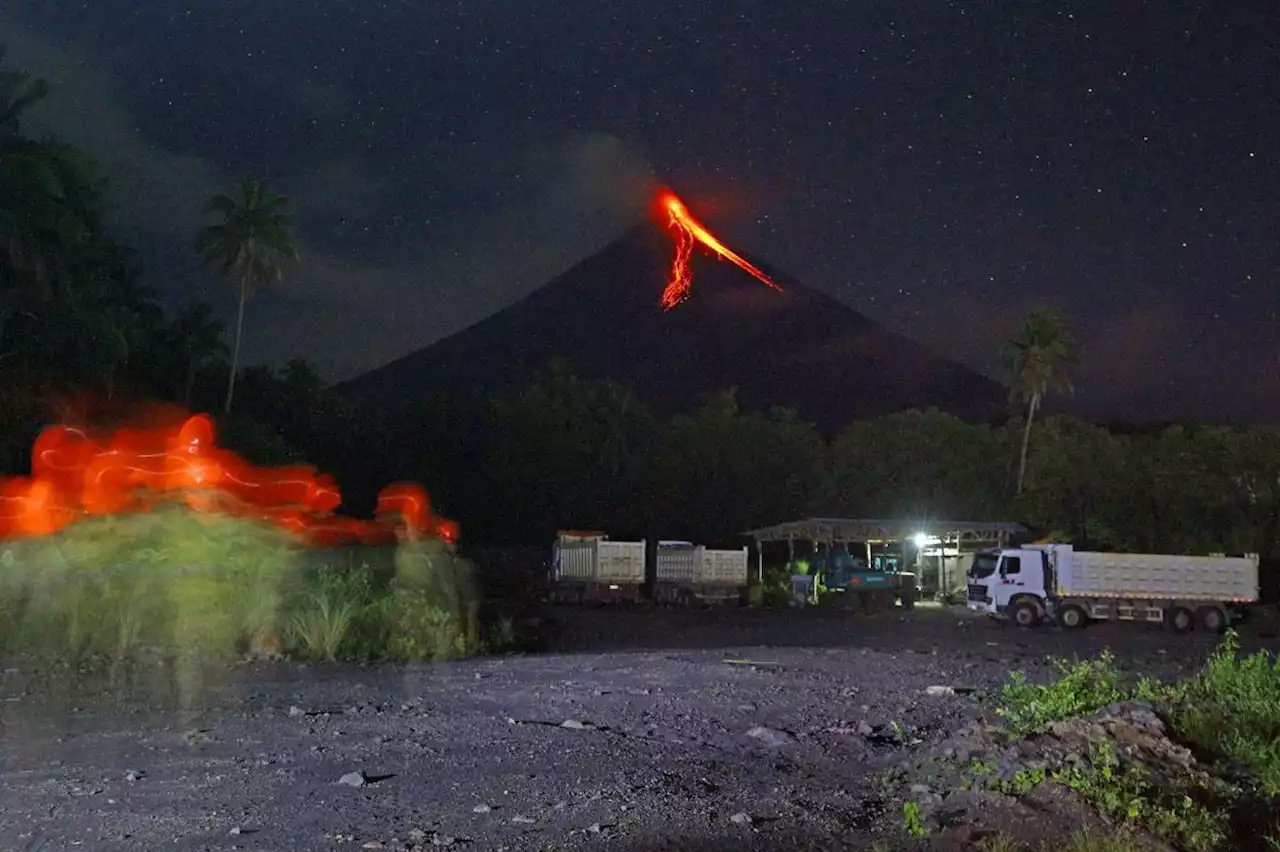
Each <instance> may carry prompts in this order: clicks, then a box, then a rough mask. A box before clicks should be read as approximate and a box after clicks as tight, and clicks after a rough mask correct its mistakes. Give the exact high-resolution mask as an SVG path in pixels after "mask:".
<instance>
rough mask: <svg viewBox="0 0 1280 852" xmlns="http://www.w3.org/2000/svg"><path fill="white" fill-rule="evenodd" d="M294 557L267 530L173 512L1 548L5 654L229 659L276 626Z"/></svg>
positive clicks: (110, 520)
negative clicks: (150, 652)
mask: <svg viewBox="0 0 1280 852" xmlns="http://www.w3.org/2000/svg"><path fill="white" fill-rule="evenodd" d="M297 550H298V549H297V547H296V546H295V545H294V544H293V542H292V540H291V539H290V538H289V537H288V536H287V534H285V533H283V532H282V531H279V530H276V529H274V528H271V527H268V526H266V525H262V524H256V523H253V522H249V521H244V520H240V519H234V518H228V517H225V516H206V515H198V514H195V513H192V512H189V511H186V510H184V509H182V508H179V507H166V508H162V509H157V510H156V511H154V512H149V513H146V514H138V515H126V516H121V517H102V518H91V519H89V520H86V521H84V522H82V523H79V524H76V525H74V526H72V527H70V528H68V529H67V530H65V531H63V532H62V533H61V534H60V535H57V536H53V537H50V538H47V539H37V540H29V541H20V542H11V543H7V544H6V545H5V549H4V553H3V557H0V561H2V562H3V570H0V612H2V613H3V615H4V621H3V622H2V623H0V652H4V653H9V654H31V655H35V656H54V657H61V658H65V657H71V658H73V659H79V658H83V657H85V656H86V655H107V656H113V657H118V658H122V657H127V656H129V655H130V654H132V653H133V652H135V651H137V650H139V649H141V648H147V647H150V648H160V649H166V650H171V651H175V652H179V653H181V654H183V655H189V656H198V657H215V658H216V657H227V656H234V655H235V654H236V653H237V652H242V651H243V649H245V648H247V647H249V646H251V645H253V644H254V643H256V642H259V641H260V640H261V639H262V637H264V636H266V635H268V634H271V633H274V632H276V631H277V630H278V629H279V626H280V625H279V616H280V611H281V605H282V601H283V599H284V597H285V596H286V594H287V592H286V586H287V584H288V583H289V582H291V581H292V580H293V579H294V575H295V573H296V561H295V559H296V554H297Z"/></svg>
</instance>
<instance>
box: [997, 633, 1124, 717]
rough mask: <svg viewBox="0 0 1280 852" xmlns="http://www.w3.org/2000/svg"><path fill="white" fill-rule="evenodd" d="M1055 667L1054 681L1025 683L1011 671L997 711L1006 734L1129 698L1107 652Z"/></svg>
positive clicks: (1018, 675) (1058, 664) (1087, 712)
mask: <svg viewBox="0 0 1280 852" xmlns="http://www.w3.org/2000/svg"><path fill="white" fill-rule="evenodd" d="M1054 665H1055V667H1056V668H1057V670H1058V674H1059V677H1058V678H1057V679H1056V680H1053V681H1050V682H1049V683H1046V684H1035V683H1028V682H1027V679H1026V676H1025V675H1024V674H1023V673H1022V672H1014V673H1013V674H1012V675H1011V676H1010V678H1009V683H1007V684H1005V685H1004V687H1003V688H1002V689H1001V692H1000V701H999V703H998V704H997V706H996V712H997V713H999V714H1000V715H1001V716H1003V717H1004V719H1005V725H1006V727H1007V728H1008V730H1009V733H1011V734H1014V735H1018V734H1026V733H1030V732H1031V731H1035V730H1039V729H1040V728H1043V727H1044V726H1045V725H1047V724H1049V723H1050V722H1057V721H1060V720H1062V719H1074V718H1076V717H1078V716H1084V715H1087V714H1089V713H1092V712H1094V711H1095V710H1099V709H1101V708H1103V707H1106V706H1107V705H1108V704H1112V703H1114V702H1116V701H1123V700H1124V699H1125V698H1128V697H1129V693H1128V692H1127V691H1126V689H1125V687H1124V685H1123V682H1122V678H1121V675H1120V673H1119V672H1118V671H1117V670H1116V668H1115V659H1114V658H1113V657H1112V655H1111V652H1110V651H1104V652H1102V653H1101V654H1099V655H1098V658H1097V659H1095V660H1081V661H1078V662H1074V663H1071V662H1066V661H1063V660H1057V661H1055V663H1054Z"/></svg>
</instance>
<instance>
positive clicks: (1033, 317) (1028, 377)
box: [1001, 308, 1080, 494]
mask: <svg viewBox="0 0 1280 852" xmlns="http://www.w3.org/2000/svg"><path fill="white" fill-rule="evenodd" d="M1001 354H1002V356H1003V361H1004V366H1005V370H1006V372H1007V374H1008V378H1009V395H1010V398H1011V399H1012V400H1014V401H1016V402H1021V403H1024V404H1025V405H1026V406H1027V418H1026V421H1025V423H1024V424H1023V427H1022V454H1021V456H1020V458H1019V461H1018V485H1017V491H1016V492H1015V493H1017V494H1021V493H1022V485H1023V480H1024V478H1025V477H1026V473H1027V446H1028V444H1029V443H1030V441H1031V421H1032V420H1033V419H1034V418H1035V416H1036V412H1037V411H1038V410H1039V409H1040V404H1041V402H1043V401H1044V397H1045V395H1046V394H1047V393H1048V392H1049V391H1051V390H1059V391H1062V392H1063V393H1071V392H1072V390H1073V388H1072V385H1071V379H1070V378H1069V377H1068V376H1067V368H1068V367H1071V366H1073V365H1075V364H1077V363H1079V360H1080V355H1079V347H1078V344H1077V343H1076V340H1075V337H1074V336H1073V335H1072V334H1071V328H1070V325H1069V323H1068V322H1067V318H1066V317H1065V316H1063V315H1062V313H1061V312H1059V311H1057V310H1055V309H1053V308H1040V309H1038V310H1034V311H1032V312H1031V313H1030V314H1028V315H1027V318H1026V320H1024V321H1023V323H1022V327H1021V328H1019V329H1018V332H1017V334H1015V335H1014V336H1013V339H1012V340H1010V341H1008V342H1007V343H1005V345H1004V347H1003V351H1002V353H1001Z"/></svg>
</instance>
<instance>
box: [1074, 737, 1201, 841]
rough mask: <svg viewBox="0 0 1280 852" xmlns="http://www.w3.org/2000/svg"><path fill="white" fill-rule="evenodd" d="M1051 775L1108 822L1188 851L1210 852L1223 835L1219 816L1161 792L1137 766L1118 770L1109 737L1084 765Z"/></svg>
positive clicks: (1117, 762) (1192, 803)
mask: <svg viewBox="0 0 1280 852" xmlns="http://www.w3.org/2000/svg"><path fill="white" fill-rule="evenodd" d="M1053 778H1054V780H1055V781H1057V782H1058V783H1060V784H1062V785H1064V786H1065V787H1067V788H1069V789H1071V790H1074V791H1075V792H1076V793H1077V794H1078V795H1079V796H1080V797H1081V798H1082V799H1084V800H1085V801H1086V802H1088V803H1089V804H1091V805H1092V806H1093V807H1094V808H1096V809H1097V811H1098V812H1099V813H1100V814H1102V815H1103V816H1105V817H1107V818H1108V819H1110V820H1112V821H1113V822H1115V823H1118V824H1121V825H1125V826H1130V827H1133V828H1141V829H1145V830H1147V831H1149V832H1151V833H1152V834H1154V835H1155V836H1157V837H1159V838H1161V839H1163V840H1167V841H1168V842H1170V843H1172V844H1174V845H1175V846H1177V847H1178V848H1180V849H1186V850H1188V852H1211V850H1213V849H1217V848H1219V847H1220V845H1221V844H1222V842H1223V841H1224V840H1225V839H1226V833H1225V830H1224V826H1225V817H1224V815H1222V814H1215V813H1211V812H1210V811H1208V810H1206V809H1204V808H1202V807H1200V806H1199V805H1197V804H1196V803H1195V802H1194V801H1193V800H1192V799H1191V798H1190V797H1189V796H1186V795H1180V796H1167V795H1165V794H1162V793H1161V791H1159V790H1157V789H1156V788H1155V787H1154V786H1153V785H1152V784H1151V782H1150V781H1149V779H1148V775H1147V772H1146V770H1144V769H1143V768H1142V767H1141V766H1139V765H1136V764H1133V765H1130V766H1129V767H1127V768H1123V769H1122V768H1121V766H1120V760H1119V758H1118V756H1117V755H1116V750H1115V746H1113V745H1112V744H1111V743H1110V742H1101V743H1096V744H1095V745H1094V747H1093V750H1092V752H1091V753H1090V755H1089V760H1088V762H1087V764H1085V765H1080V764H1073V765H1069V766H1066V767H1064V768H1063V769H1061V770H1059V771H1058V772H1055V773H1054V774H1053ZM1166 799H1168V800H1171V803H1166V801H1165V800H1166Z"/></svg>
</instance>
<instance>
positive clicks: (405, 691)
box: [0, 607, 1274, 852]
mask: <svg viewBox="0 0 1280 852" xmlns="http://www.w3.org/2000/svg"><path fill="white" fill-rule="evenodd" d="M554 620H555V622H556V623H557V625H558V626H557V629H556V631H555V633H556V635H554V636H553V637H552V638H551V640H550V641H551V643H552V644H553V647H554V650H553V651H552V652H551V653H548V654H543V655H537V656H515V657H506V658H497V659H482V660H469V661H462V662H457V663H448V664H435V665H423V666H412V667H402V666H396V667H391V666H383V667H367V668H362V667H353V666H337V665H335V666H310V667H304V666H295V665H285V664H281V665H259V664H254V665H245V666H240V667H237V668H236V670H235V671H233V672H230V673H224V674H223V675H222V676H221V677H220V679H219V681H218V682H217V683H209V684H207V685H206V688H205V691H204V693H203V694H202V696H201V697H200V699H199V701H198V702H197V703H196V705H195V709H194V710H188V711H178V710H176V709H174V707H173V704H172V702H171V701H169V700H168V697H167V696H169V695H170V694H171V693H172V689H171V687H172V683H171V678H170V676H169V673H168V672H167V671H166V670H165V669H163V668H161V667H156V668H155V669H154V670H151V671H149V672H148V674H146V675H145V676H136V675H135V676H134V677H133V679H132V680H133V683H132V687H131V688H129V689H124V688H119V687H117V688H115V689H108V688H107V686H106V684H104V683H103V682H102V681H101V679H94V678H83V679H81V680H80V682H78V683H73V682H71V681H69V680H68V679H66V678H60V677H57V676H54V675H52V674H49V673H47V672H41V671H32V670H28V669H25V668H22V667H21V666H18V667H16V668H9V669H7V670H5V672H4V675H3V676H2V677H0V699H2V700H3V703H0V725H2V726H3V727H2V728H0V744H2V745H3V751H2V753H0V848H3V849H31V850H35V849H40V850H52V849H101V850H117V849H118V850H125V849H129V850H137V849H146V850H150V849H157V850H158V849H252V850H274V851H275V852H283V851H284V850H329V849H362V848H387V849H394V848H413V847H415V846H417V847H422V848H427V847H435V846H454V847H458V848H463V847H466V848H471V849H483V850H499V849H510V850H525V849H528V850H540V849H594V848H597V847H600V848H612V849H625V850H659V849H672V850H675V849H681V850H700V849H706V850H713V849H714V850H719V849H724V850H730V849H732V850H742V849H845V848H850V849H857V848H866V847H867V846H868V845H869V844H870V843H871V842H872V841H873V840H875V839H877V838H880V839H882V840H884V841H888V843H889V845H890V846H891V847H892V846H897V845H898V844H899V841H900V840H901V838H900V837H899V836H898V835H897V834H896V833H895V831H896V826H897V824H898V823H899V822H900V816H901V814H900V811H897V812H894V811H892V807H893V806H892V805H889V804H887V803H886V802H884V801H882V800H881V798H879V797H880V796H881V795H882V794H881V792H880V789H881V788H880V786H879V785H877V784H876V783H875V782H874V780H873V779H874V778H875V777H876V776H877V775H878V774H879V773H881V772H882V771H883V770H885V769H886V768H888V767H890V766H894V765H898V764H901V763H902V762H903V761H904V759H906V758H908V757H910V756H911V755H913V754H919V753H923V752H924V751H925V750H927V749H929V748H931V747H933V746H936V745H937V744H939V743H941V742H942V741H943V740H944V739H945V738H946V737H947V736H948V735H949V734H950V733H952V732H954V731H956V730H957V729H959V728H960V727H962V726H964V725H965V724H967V723H969V722H971V721H973V720H975V719H978V718H981V717H983V716H985V717H986V718H988V719H992V718H993V717H992V715H991V713H990V710H989V708H988V707H986V706H985V705H984V704H983V703H982V701H981V700H978V699H979V697H980V696H981V694H982V691H983V690H987V689H990V688H993V687H996V686H998V685H999V684H1000V683H1001V682H1002V681H1003V680H1004V679H1005V677H1006V676H1007V673H1008V672H1009V671H1011V670H1013V669H1021V670H1024V671H1027V672H1028V674H1029V675H1030V676H1031V677H1032V678H1036V677H1037V676H1040V677H1042V676H1044V675H1045V673H1046V672H1047V668H1046V667H1045V665H1044V659H1045V656H1046V655H1070V654H1081V655H1087V654H1093V653H1096V652H1097V651H1099V650H1101V649H1102V648H1104V647H1110V648H1111V649H1112V650H1113V651H1114V652H1115V653H1116V655H1117V657H1118V658H1119V660H1120V662H1121V663H1122V664H1123V665H1126V666H1130V667H1132V668H1134V669H1135V670H1141V671H1143V672H1147V673H1153V674H1158V675H1162V676H1166V677H1167V676H1172V675H1176V674H1178V673H1182V672H1186V671H1189V670H1190V669H1192V668H1194V667H1195V666H1196V665H1198V664H1199V662H1200V661H1201V660H1202V659H1203V657H1204V655H1205V654H1206V653H1207V652H1208V651H1209V650H1210V649H1211V648H1212V646H1213V639H1212V637H1206V636H1201V635H1191V636H1172V635H1170V634H1167V633H1164V632H1162V631H1160V630H1158V629H1151V628H1145V627H1141V626H1133V625H1124V626H1117V627H1112V626H1099V627H1094V628H1090V629H1089V630H1086V631H1083V632H1081V633H1074V634H1064V633H1062V632H1060V631H1056V630H1044V631H1034V632H1025V631H1019V630H1016V629H1013V628H1009V627H1001V626H999V625H997V624H994V623H992V622H989V621H987V620H985V619H982V618H975V617H971V616H968V615H966V614H964V613H963V612H957V611H948V610H942V609H937V608H924V607H922V608H920V609H917V610H916V611H915V612H913V613H906V614H903V615H896V614H882V615H877V616H865V615H857V614H849V613H836V612H824V611H804V612H793V611H788V612H758V611H747V610H727V611H717V612H708V611H698V612H680V611H661V610H659V611H650V612H644V611H637V610H627V609H596V610H592V609H587V610H560V611H557V612H556V614H555V619H554ZM1269 635H1271V634H1267V633H1263V634H1261V637H1260V636H1259V634H1258V630H1257V628H1256V627H1255V628H1254V629H1253V630H1252V631H1251V632H1246V645H1247V646H1256V645H1259V644H1266V643H1268V642H1270V643H1273V644H1274V640H1273V639H1269V638H1265V637H1267V636H1269ZM930 686H963V687H970V688H973V689H976V690H978V692H977V694H976V695H970V696H967V697H966V696H964V695H929V694H927V688H928V687H930ZM899 807H900V806H899Z"/></svg>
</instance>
